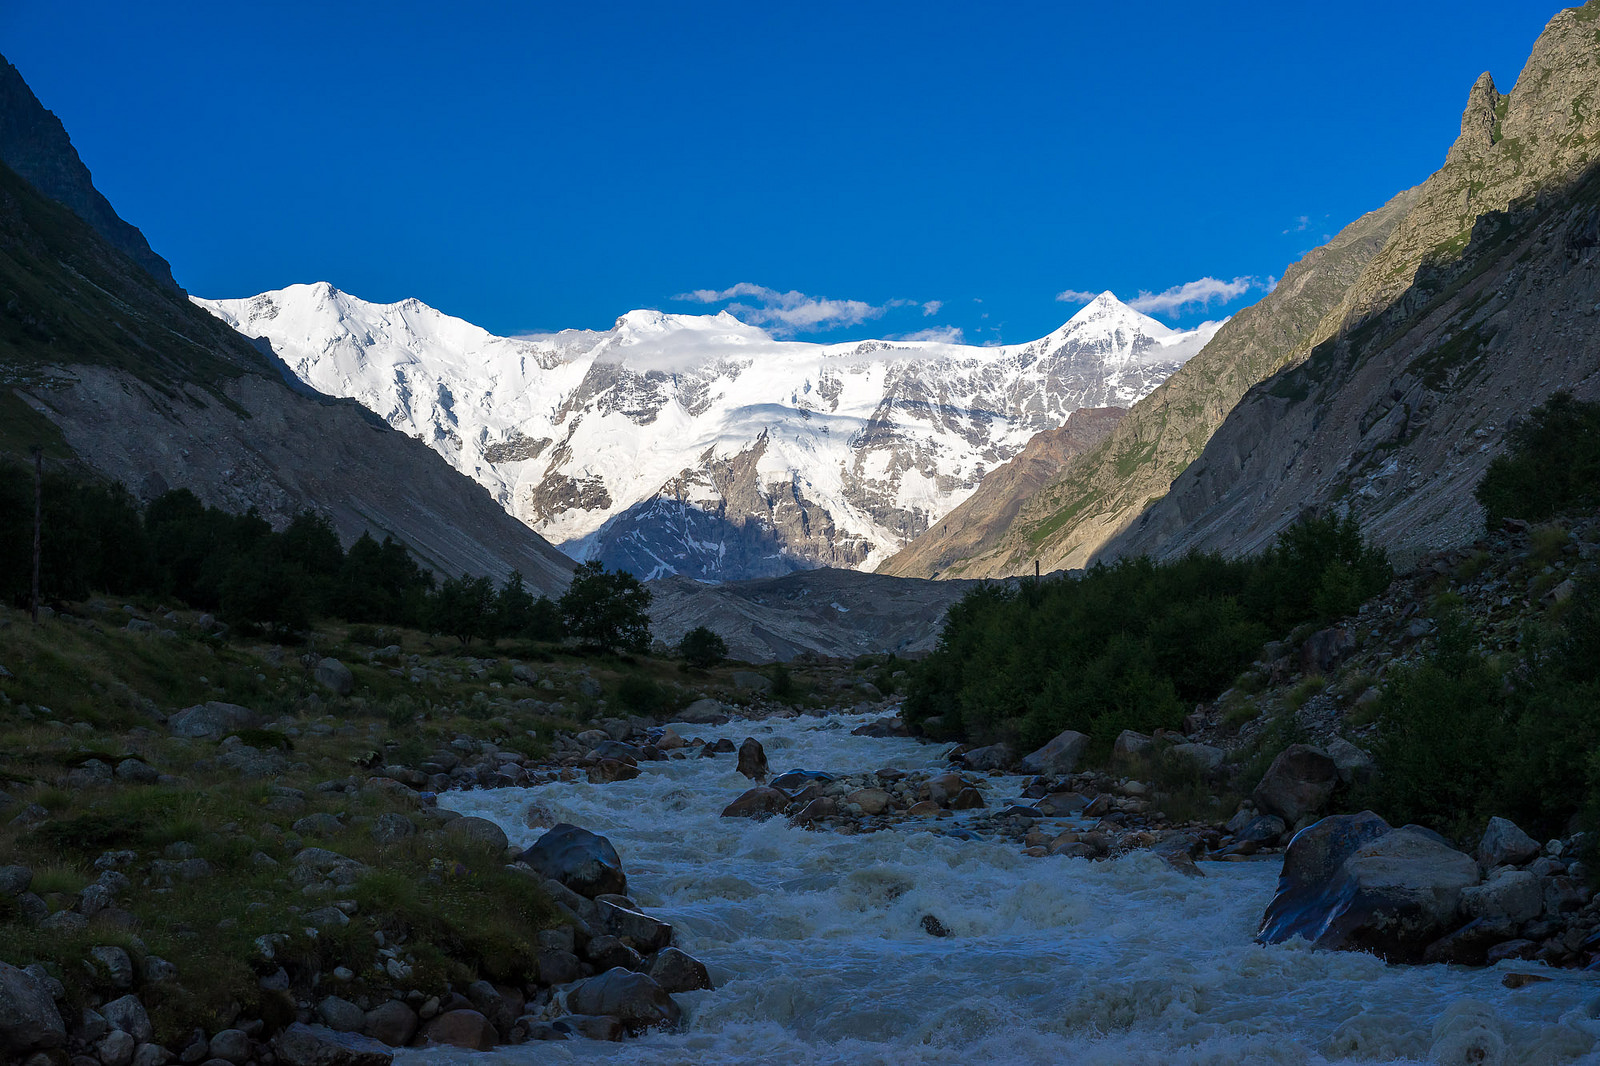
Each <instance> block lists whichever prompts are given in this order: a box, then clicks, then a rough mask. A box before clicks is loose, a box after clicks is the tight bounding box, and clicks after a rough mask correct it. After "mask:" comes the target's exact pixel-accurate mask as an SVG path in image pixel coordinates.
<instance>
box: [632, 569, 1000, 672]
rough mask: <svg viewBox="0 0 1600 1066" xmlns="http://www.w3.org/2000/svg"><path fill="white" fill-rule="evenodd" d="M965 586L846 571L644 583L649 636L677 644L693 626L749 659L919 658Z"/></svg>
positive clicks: (963, 583)
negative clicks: (872, 655) (811, 654)
mask: <svg viewBox="0 0 1600 1066" xmlns="http://www.w3.org/2000/svg"><path fill="white" fill-rule="evenodd" d="M972 586H973V583H972V582H969V581H917V580H913V579H910V578H896V577H887V576H885V575H882V574H863V573H860V572H858V571H851V570H804V571H797V572H795V573H792V574H788V575H785V576H784V577H778V578H768V579H765V580H760V581H737V582H733V581H730V582H727V583H725V584H721V585H706V584H703V583H701V582H698V581H691V580H689V579H688V578H685V577H669V578H663V579H662V580H660V581H652V582H650V586H649V587H650V590H651V592H652V593H653V594H654V596H655V599H654V600H653V601H652V603H651V605H650V616H651V621H652V625H651V631H652V632H653V633H654V635H655V637H656V638H657V639H658V640H663V641H665V642H666V643H667V644H669V645H676V644H677V643H678V641H680V640H682V639H683V635H684V634H685V633H687V632H688V631H689V630H691V629H693V628H695V627H696V626H706V627H707V628H709V629H711V630H713V631H714V632H716V633H717V635H719V636H720V637H722V639H723V640H725V641H727V642H728V654H729V655H730V656H731V657H733V658H736V659H744V660H746V661H747V662H771V661H773V660H775V659H776V660H787V659H793V658H794V657H795V656H797V655H800V654H802V653H804V652H807V651H810V652H815V653H816V654H818V655H827V656H841V657H848V656H855V655H860V654H863V653H877V652H886V651H892V652H895V653H896V654H900V655H918V654H924V653H926V652H928V651H931V650H932V649H933V646H934V644H935V643H936V642H937V641H938V639H939V629H940V627H941V626H942V624H943V619H944V614H945V611H947V610H948V609H949V608H950V605H951V604H953V603H955V602H956V601H958V600H960V599H961V597H963V596H965V595H966V594H967V592H968V590H969V589H971V588H972Z"/></svg>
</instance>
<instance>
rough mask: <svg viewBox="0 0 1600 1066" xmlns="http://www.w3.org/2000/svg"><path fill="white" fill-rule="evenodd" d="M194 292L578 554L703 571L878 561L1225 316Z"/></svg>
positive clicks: (758, 571)
mask: <svg viewBox="0 0 1600 1066" xmlns="http://www.w3.org/2000/svg"><path fill="white" fill-rule="evenodd" d="M195 302H196V303H197V304H199V305H200V306H201V307H204V308H206V309H207V310H209V311H211V312H212V313H213V314H215V315H217V316H218V317H219V318H221V319H223V320H224V321H226V322H228V323H229V324H230V325H232V326H234V327H235V328H237V329H238V330H239V331H240V332H242V333H244V334H245V335H246V336H249V337H255V338H262V339H264V340H266V341H267V342H268V343H270V344H271V346H272V348H273V350H274V351H275V352H276V353H277V354H278V356H279V357H280V358H282V359H283V360H284V362H285V363H286V364H287V365H288V366H289V367H290V368H291V369H292V370H293V371H294V373H296V374H297V375H299V377H300V378H301V379H302V380H304V381H305V382H306V383H307V384H309V385H311V386H312V387H314V388H316V389H318V390H320V391H322V392H325V393H328V394H331V395H335V396H345V397H353V398H355V399H357V400H359V401H360V402H361V403H363V404H365V405H366V406H367V407H368V408H370V409H371V410H373V411H375V412H376V413H378V414H379V415H381V416H382V417H383V418H385V419H386V420H388V422H389V423H390V424H392V425H394V426H395V427H397V428H399V429H401V430H403V431H405V432H406V433H409V434H411V435H413V436H415V437H419V438H421V439H422V440H424V441H426V442H427V443H429V444H430V445H431V446H432V447H433V448H434V449H435V450H436V451H438V452H439V453H440V454H441V455H443V456H444V457H445V458H446V459H448V460H449V461H450V462H451V463H453V464H454V465H455V466H456V468H457V469H458V470H460V471H461V472H462V473H464V474H466V475H468V476H469V477H472V478H474V479H475V480H477V481H478V482H480V483H481V484H483V485H484V486H485V487H486V488H488V489H489V491H490V492H491V493H492V494H494V496H495V497H496V498H497V499H498V500H499V501H500V503H501V504H502V505H503V506H504V507H505V508H506V509H507V510H508V511H509V512H511V513H512V514H513V515H515V516H516V517H517V518H520V519H521V520H522V521H524V522H526V523H527V524H528V525H529V526H531V527H533V528H534V529H535V530H537V531H538V532H540V533H542V534H543V535H544V536H545V537H547V538H549V539H550V540H551V541H553V542H555V543H556V544H558V545H559V546H560V547H561V548H562V549H563V550H564V551H566V552H567V553H568V554H570V555H573V556H574V557H575V558H579V559H593V558H598V559H600V560H602V561H603V562H605V563H606V565H608V566H622V567H626V568H627V569H630V570H632V571H634V572H635V573H636V574H639V575H640V576H641V577H657V576H662V575H665V574H669V573H683V574H687V575H690V576H694V577H703V578H708V579H713V580H727V579H735V578H745V577H759V576H772V575H776V574H782V573H787V572H789V571H791V570H795V569H801V568H806V567H813V566H837V567H851V568H857V569H864V570H870V569H872V568H873V567H874V566H876V565H877V564H878V563H879V562H880V561H881V560H882V559H883V558H886V557H887V556H888V555H890V554H892V553H893V552H894V551H896V550H897V549H898V548H899V547H901V546H902V545H903V544H904V543H905V542H906V541H908V540H909V539H910V538H912V537H914V536H916V535H917V534H919V533H921V532H922V531H923V530H925V529H926V528H927V527H928V525H929V524H930V523H931V522H933V521H935V520H937V519H938V518H939V517H940V516H941V515H943V514H945V513H946V512H947V511H949V510H950V509H951V508H953V507H955V506H956V505H957V504H959V503H961V501H962V500H964V499H966V497H967V496H968V495H969V494H970V493H971V492H972V490H973V489H974V488H975V487H976V486H977V484H978V482H979V480H980V479H981V478H982V477H983V476H984V474H986V473H987V472H988V471H990V470H992V469H994V468H995V467H996V466H998V465H999V464H1001V463H1003V462H1005V461H1006V460H1007V459H1009V458H1011V457H1012V456H1013V455H1015V454H1016V453H1017V452H1018V451H1019V450H1021V448H1022V446H1023V445H1024V444H1026V443H1027V441H1028V438H1030V437H1031V436H1032V435H1033V434H1034V433H1036V432H1038V431H1040V430H1043V429H1052V428H1055V427H1058V426H1060V425H1061V424H1062V423H1064V422H1065V421H1066V419H1067V416H1068V415H1070V414H1071V413H1072V412H1073V411H1075V410H1077V409H1079V408H1082V407H1107V406H1123V407H1126V406H1129V405H1131V404H1132V403H1133V402H1134V401H1136V400H1138V399H1139V398H1140V397H1142V396H1144V395H1145V394H1146V393H1148V392H1150V391H1151V390H1152V389H1154V388H1155V387H1156V386H1157V385H1158V384H1160V383H1161V382H1162V381H1163V380H1165V378H1166V377H1167V376H1168V375H1169V374H1171V373H1172V372H1173V371H1174V370H1176V369H1177V368H1178V367H1179V366H1180V365H1181V364H1182V363H1183V362H1184V361H1185V360H1186V359H1188V358H1189V356H1191V355H1193V354H1195V353H1196V352H1197V351H1199V350H1200V348H1201V347H1202V346H1203V345H1204V344H1205V342H1206V341H1207V340H1208V339H1210V336H1211V334H1212V333H1214V332H1215V331H1216V328H1217V324H1207V325H1206V326H1203V327H1201V328H1200V329H1197V330H1192V331H1186V332H1180V331H1177V330H1173V329H1169V328H1168V327H1166V326H1163V325H1161V324H1160V323H1159V322H1156V321H1155V320H1153V319H1151V318H1148V317H1146V316H1144V315H1141V314H1139V313H1138V312H1136V311H1134V310H1132V309H1131V308H1129V307H1128V306H1126V305H1125V304H1123V303H1121V302H1120V301H1118V300H1117V299H1116V297H1115V296H1113V295H1111V294H1110V293H1103V294H1102V295H1100V296H1099V297H1097V298H1096V299H1095V300H1094V301H1093V302H1091V303H1090V304H1088V305H1087V306H1086V307H1084V308H1083V309H1082V310H1081V311H1079V312H1078V313H1077V314H1076V315H1074V316H1073V317H1072V319H1071V321H1069V322H1067V323H1066V324H1065V325H1063V326H1062V327H1061V328H1060V329H1058V330H1056V331H1055V332H1053V333H1051V334H1050V335H1049V336H1047V337H1044V338H1041V339H1040V340H1036V341H1033V342H1031V343H1028V344H1021V345H1010V346H1006V347H994V348H979V347H972V346H967V345H959V344H949V343H943V342H937V341H862V342H850V343H844V344H814V343H806V342H799V341H783V340H777V339H774V338H773V337H772V336H771V335H770V334H768V333H767V332H766V331H764V330H762V329H760V328H758V327H755V326H750V325H746V324H745V323H743V322H740V321H739V320H738V319H736V318H734V317H733V316H732V315H730V314H728V313H727V312H723V313H721V314H717V315H671V314H663V313H661V312H659V311H630V312H628V313H627V314H625V315H623V316H622V317H621V318H619V319H617V322H616V325H614V326H613V327H612V328H611V329H610V330H607V331H605V332H599V331H587V330H567V331H564V332H561V333H556V334H550V335H541V336H529V337H497V336H494V335H493V334H490V333H488V332H486V331H485V330H482V329H480V328H478V327H477V326H474V325H472V324H471V323H468V322H464V321H462V320H461V319H458V318H451V317H450V316H448V315H445V314H442V313H441V312H439V311H436V310H434V309H433V308H431V307H428V306H427V305H425V304H423V303H420V302H419V301H417V300H404V301H402V302H400V303H396V304H384V305H380V304H372V303H367V302H366V301H364V300H360V299H358V298H356V297H354V296H350V295H348V294H346V293H343V292H340V291H339V290H338V289H335V288H334V287H333V286H331V285H328V284H327V283H319V284H315V285H293V286H290V287H289V288H286V289H282V290H279V291H276V292H267V293H262V294H261V295H259V296H254V297H250V298H248V299H241V300H201V299H198V298H196V299H195Z"/></svg>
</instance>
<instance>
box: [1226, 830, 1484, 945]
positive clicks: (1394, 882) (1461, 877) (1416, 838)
mask: <svg viewBox="0 0 1600 1066" xmlns="http://www.w3.org/2000/svg"><path fill="white" fill-rule="evenodd" d="M1477 883H1478V867H1477V863H1475V862H1474V861H1473V860H1472V858H1471V857H1470V856H1467V855H1465V854H1463V853H1461V852H1459V851H1456V850H1455V849H1454V848H1452V847H1451V846H1450V845H1449V843H1448V842H1446V841H1445V840H1444V838H1443V837H1440V836H1439V835H1438V834H1437V833H1434V832H1432V831H1430V830H1427V829H1423V828H1421V827H1420V826H1406V827H1404V828H1402V829H1391V828H1390V827H1389V825H1388V823H1387V822H1385V821H1384V820H1383V819H1381V818H1379V817H1378V816H1377V815H1375V814H1373V813H1372V812H1371V811H1363V812H1361V813H1360V814H1355V815H1336V816H1333V817H1330V818H1324V819H1322V821H1320V822H1317V823H1316V824H1315V825H1312V826H1310V827H1308V828H1306V829H1304V830H1302V831H1301V832H1300V833H1298V834H1296V836H1295V838H1294V840H1293V841H1291V842H1290V845H1289V850H1288V851H1287V852H1286V853H1285V855H1284V862H1283V872H1282V874H1281V875H1280V876H1279V879H1278V891H1277V894H1276V895H1274V896H1273V898H1272V902H1271V903H1269V904H1268V905H1267V911H1266V914H1265V915H1264V916H1263V917H1262V922H1261V931H1260V932H1259V933H1258V934H1257V937H1256V939H1257V940H1259V941H1261V942H1262V943H1267V944H1276V943H1280V942H1282V941H1284V940H1287V939H1289V938H1290V937H1291V936H1303V937H1305V938H1306V939H1308V940H1310V941H1312V943H1313V944H1315V945H1316V946H1317V947H1319V948H1327V949H1334V950H1347V951H1371V952H1372V953H1373V954H1376V955H1378V956H1380V957H1382V958H1385V959H1388V960H1389V961H1391V962H1413V961H1417V960H1418V959H1420V958H1421V957H1422V953H1423V951H1424V950H1425V949H1426V948H1427V946H1428V945H1429V944H1431V943H1432V942H1433V941H1435V940H1437V939H1438V938H1439V937H1440V935H1441V934H1443V933H1444V932H1445V931H1446V930H1447V929H1448V928H1449V927H1450V925H1451V924H1452V923H1453V922H1454V921H1455V916H1456V911H1457V908H1458V906H1459V905H1460V902H1461V896H1462V893H1463V892H1464V891H1465V890H1466V889H1468V888H1470V887H1471V886H1473V885H1475V884H1477Z"/></svg>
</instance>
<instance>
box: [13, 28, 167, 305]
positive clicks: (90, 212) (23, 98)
mask: <svg viewBox="0 0 1600 1066" xmlns="http://www.w3.org/2000/svg"><path fill="white" fill-rule="evenodd" d="M0 162H3V163H5V165H6V166H8V167H10V168H11V169H12V170H14V171H16V172H17V173H18V174H19V175H20V176H21V177H22V179H23V180H24V181H26V182H28V184H30V185H32V186H33V187H34V188H35V189H38V190H39V191H40V192H41V193H43V194H44V195H45V196H48V197H50V199H52V200H54V201H56V202H57V203H60V204H64V205H66V206H67V207H68V208H69V209H71V211H72V212H73V214H75V215H77V216H78V217H79V218H81V219H83V220H84V221H85V222H87V223H88V224H89V225H91V226H93V227H94V229H95V232H97V233H99V234H100V236H101V237H103V238H105V241H106V243H107V244H109V245H111V246H112V247H113V248H115V249H117V250H118V251H119V252H121V253H122V254H123V255H126V256H127V257H128V258H129V259H132V260H133V261H134V262H135V263H138V264H139V265H140V266H141V267H143V268H144V269H145V271H146V272H147V273H149V275H150V276H151V277H152V278H154V279H155V280H156V281H158V282H160V283H161V284H162V285H165V286H166V287H167V288H169V289H174V290H176V289H177V288H178V283H177V282H176V281H174V280H172V268H171V267H170V266H168V265H167V261H166V260H165V259H163V258H161V257H160V256H159V255H157V254H156V253H155V252H154V251H152V250H151V248H150V244H149V242H148V241H146V240H145V239H144V234H143V233H140V232H139V230H138V229H137V228H135V227H134V226H132V225H129V224H128V223H127V222H124V221H123V220H122V217H121V216H120V215H118V214H117V212H116V210H115V209H114V208H113V207H112V206H111V204H110V203H109V202H108V201H107V200H106V198H105V197H104V196H102V195H100V190H99V189H96V188H95V187H94V180H93V179H92V178H91V177H90V175H89V168H88V167H86V166H84V165H83V160H81V159H79V158H78V150H77V149H76V148H74V147H72V141H71V139H70V138H69V137H68V136H67V131H66V129H65V128H64V127H63V126H62V125H61V120H60V119H58V118H56V116H55V114H54V113H53V112H50V111H47V110H45V107H44V105H43V104H41V103H39V99H38V97H36V96H34V95H33V90H32V89H30V88H28V83H27V82H25V81H23V80H22V75H21V74H19V73H17V68H16V67H13V66H12V65H11V64H10V63H8V62H6V61H5V59H4V58H3V57H0Z"/></svg>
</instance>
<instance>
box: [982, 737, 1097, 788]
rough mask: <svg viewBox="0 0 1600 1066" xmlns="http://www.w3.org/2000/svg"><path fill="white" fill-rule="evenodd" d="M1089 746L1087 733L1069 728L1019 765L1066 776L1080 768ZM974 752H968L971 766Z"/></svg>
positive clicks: (1030, 770)
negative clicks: (1079, 764) (1080, 762)
mask: <svg viewBox="0 0 1600 1066" xmlns="http://www.w3.org/2000/svg"><path fill="white" fill-rule="evenodd" d="M1088 748H1089V738H1088V736H1087V735H1085V734H1083V733H1080V732H1078V731H1077V730H1076V729H1068V730H1065V731H1064V732H1061V733H1058V734H1056V735H1055V737H1053V738H1052V739H1051V740H1050V742H1049V743H1047V744H1046V745H1045V746H1044V747H1042V748H1040V749H1039V750H1037V751H1033V752H1029V753H1028V754H1027V755H1025V756H1023V758H1022V762H1021V763H1019V764H1018V765H1019V766H1020V767H1021V768H1022V769H1023V770H1025V771H1027V772H1028V773H1030V774H1049V775H1051V776H1052V777H1065V776H1066V775H1067V774H1070V773H1072V772H1073V771H1075V770H1076V769H1077V768H1078V762H1079V760H1081V759H1082V758H1083V753H1084V752H1085V751H1087V750H1088ZM973 754H975V753H974V752H968V753H967V765H969V766H971V765H973V763H972V756H973Z"/></svg>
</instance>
